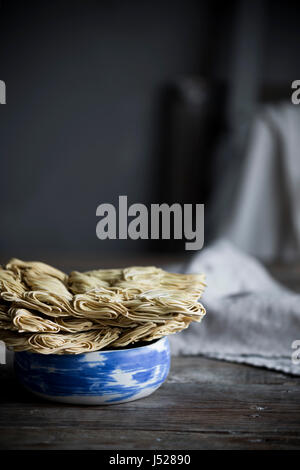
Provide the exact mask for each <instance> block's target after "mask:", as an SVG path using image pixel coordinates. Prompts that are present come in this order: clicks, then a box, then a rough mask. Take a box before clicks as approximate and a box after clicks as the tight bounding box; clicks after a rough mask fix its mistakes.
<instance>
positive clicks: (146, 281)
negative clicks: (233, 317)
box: [0, 259, 206, 354]
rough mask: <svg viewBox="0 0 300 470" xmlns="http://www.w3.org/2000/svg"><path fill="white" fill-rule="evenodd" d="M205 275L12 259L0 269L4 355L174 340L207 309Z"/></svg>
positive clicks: (0, 337)
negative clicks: (68, 268) (72, 267)
mask: <svg viewBox="0 0 300 470" xmlns="http://www.w3.org/2000/svg"><path fill="white" fill-rule="evenodd" d="M204 287H205V284H204V275H203V274H174V273H169V272H167V271H164V270H163V269H159V268H156V267H152V266H147V267H129V268H125V269H99V270H93V271H87V272H79V271H73V272H71V273H70V274H69V275H67V274H65V273H63V272H62V271H60V270H58V269H56V268H54V267H52V266H49V265H47V264H45V263H41V262H34V261H31V262H26V261H21V260H19V259H11V260H10V261H9V262H8V263H7V265H6V266H5V267H1V266H0V340H3V341H4V342H5V343H6V345H7V347H8V348H9V349H13V350H15V351H31V352H35V353H41V354H80V353H85V352H89V351H99V350H101V349H103V348H107V347H109V348H110V349H113V348H123V347H126V346H128V345H131V344H134V343H139V342H144V341H152V340H154V339H158V338H161V337H163V336H166V335H170V334H173V333H177V332H179V331H181V330H183V329H185V328H187V327H188V326H189V324H190V323H191V322H192V321H195V322H200V321H201V320H202V318H203V316H204V315H205V313H206V312H205V309H204V307H203V306H202V305H201V303H200V302H199V301H198V300H199V298H200V297H201V294H202V292H203V290H204Z"/></svg>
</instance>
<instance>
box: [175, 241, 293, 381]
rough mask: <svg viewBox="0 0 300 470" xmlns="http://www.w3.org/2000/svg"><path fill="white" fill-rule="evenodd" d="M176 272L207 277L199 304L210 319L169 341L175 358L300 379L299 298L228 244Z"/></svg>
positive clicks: (216, 246)
mask: <svg viewBox="0 0 300 470" xmlns="http://www.w3.org/2000/svg"><path fill="white" fill-rule="evenodd" d="M173 269H174V267H173ZM177 269H178V270H179V271H182V272H186V273H196V272H204V273H205V274H206V277H207V289H206V290H205V293H204V294H203V297H202V299H201V302H203V304H204V306H205V307H206V309H207V315H206V317H205V318H204V319H203V321H202V323H201V325H198V324H197V325H191V326H190V328H189V329H188V330H186V331H183V332H181V333H180V335H174V336H173V337H171V338H170V341H171V347H172V353H173V354H174V355H204V356H207V357H212V358H217V359H223V360H227V361H233V362H240V363H246V364H252V365H254V366H259V367H266V368H268V369H274V370H278V371H283V372H286V373H290V374H294V375H300V360H299V364H295V363H293V362H297V361H292V353H293V352H294V354H295V349H293V347H292V343H293V342H294V341H295V340H300V294H297V293H294V292H292V291H290V290H288V289H287V288H285V287H283V286H281V285H280V284H278V283H277V282H276V281H275V280H273V279H272V278H271V276H270V275H269V274H268V272H267V271H266V269H265V268H264V267H263V266H262V265H261V264H260V263H259V262H258V261H256V260H255V259H254V258H252V257H251V256H249V255H246V254H244V253H243V252H241V251H239V250H238V249H236V248H235V247H234V246H233V245H232V244H231V243H229V242H227V241H226V240H218V241H216V242H215V243H214V244H212V245H211V246H210V247H208V248H205V249H203V250H202V251H200V252H199V253H198V254H197V255H196V256H195V257H194V258H193V259H192V261H191V262H189V263H187V264H186V265H182V266H180V267H179V266H178V267H177ZM299 346H300V341H299V345H298V349H299ZM294 347H295V344H294ZM299 357H300V354H299Z"/></svg>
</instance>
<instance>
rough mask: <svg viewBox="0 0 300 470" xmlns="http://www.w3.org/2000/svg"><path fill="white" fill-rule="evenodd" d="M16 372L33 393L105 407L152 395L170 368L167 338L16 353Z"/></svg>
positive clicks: (69, 401) (63, 400) (47, 397)
mask: <svg viewBox="0 0 300 470" xmlns="http://www.w3.org/2000/svg"><path fill="white" fill-rule="evenodd" d="M14 365H15V371H16V375H17V377H18V379H19V380H20V382H21V383H22V384H23V385H24V386H25V387H26V388H27V389H28V390H30V391H31V392H33V393H35V394H37V395H39V396H41V397H44V398H46V399H48V400H54V401H59V402H64V403H73V404H80V405H107V404H113V403H123V402H127V401H132V400H137V399H138V398H143V397H146V396H148V395H150V394H151V393H153V392H154V391H155V390H156V389H157V388H158V387H160V385H161V384H162V383H163V382H164V381H165V379H166V377H167V375H168V372H169V369H170V347H169V340H168V338H167V337H164V338H160V339H158V340H156V341H154V342H152V343H149V344H147V345H146V346H139V347H132V348H128V349H119V350H110V351H98V352H89V353H85V354H77V355H75V354H74V355H73V354H66V355H58V354H49V355H44V354H37V353H31V352H28V351H22V352H16V353H15V358H14Z"/></svg>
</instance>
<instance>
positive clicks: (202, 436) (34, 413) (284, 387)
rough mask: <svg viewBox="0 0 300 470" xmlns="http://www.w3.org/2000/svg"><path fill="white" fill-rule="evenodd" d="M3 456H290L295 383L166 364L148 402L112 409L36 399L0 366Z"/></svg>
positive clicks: (179, 362)
mask: <svg viewBox="0 0 300 470" xmlns="http://www.w3.org/2000/svg"><path fill="white" fill-rule="evenodd" d="M0 380H1V382H0V383H1V413H0V446H1V448H6V449H41V448H45V449H77V448H80V449H223V448H225V449H251V448H253V449H297V448H300V379H298V378H294V377H289V376H286V375H285V374H280V373H276V372H271V371H265V370H263V369H258V368H254V367H250V366H244V365H239V364H231V363H226V362H221V361H215V360H210V359H205V358H199V357H180V358H173V365H172V369H171V373H170V375H169V377H168V380H167V381H166V383H165V384H164V385H163V386H162V387H161V388H160V389H159V390H158V391H157V392H156V393H154V394H153V395H151V396H150V397H148V398H146V399H143V400H139V401H136V402H131V403H124V404H120V405H113V406H105V407H100V406H93V407H83V406H79V407H75V406H70V405H57V404H53V403H50V402H46V401H43V400H40V399H38V398H36V397H34V396H32V395H31V394H29V393H28V392H26V391H25V390H23V389H22V388H21V387H20V386H19V385H18V384H17V383H16V381H15V378H14V375H13V373H12V370H11V366H9V365H8V366H5V367H4V366H2V367H0Z"/></svg>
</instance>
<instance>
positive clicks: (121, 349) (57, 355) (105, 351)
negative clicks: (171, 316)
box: [14, 335, 168, 357]
mask: <svg viewBox="0 0 300 470" xmlns="http://www.w3.org/2000/svg"><path fill="white" fill-rule="evenodd" d="M165 339H167V340H168V336H167V335H166V336H162V337H161V338H158V339H154V340H153V341H149V344H145V345H143V346H136V347H131V348H120V349H108V350H107V349H99V350H97V351H87V352H83V353H79V354H42V353H37V352H33V351H26V350H25V351H14V354H18V353H27V354H34V355H35V356H43V357H44V356H46V357H50V356H52V357H53V356H56V357H79V356H83V355H86V354H95V353H100V354H103V353H105V354H107V353H120V352H122V351H136V350H139V349H144V348H149V347H150V346H152V345H153V344H156V343H159V342H160V341H163V340H165Z"/></svg>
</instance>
